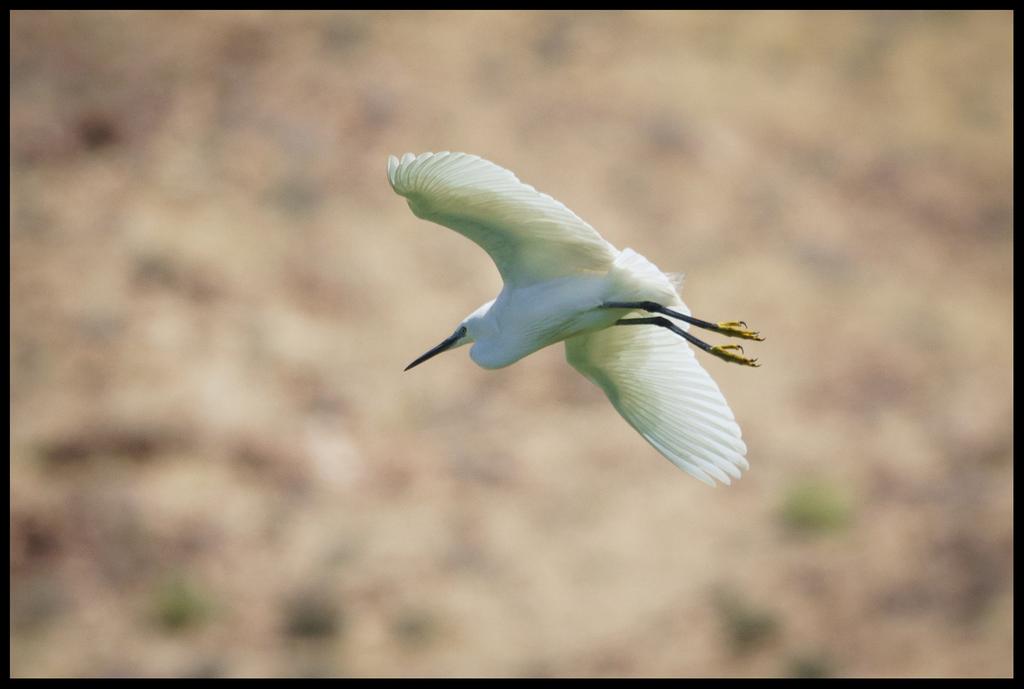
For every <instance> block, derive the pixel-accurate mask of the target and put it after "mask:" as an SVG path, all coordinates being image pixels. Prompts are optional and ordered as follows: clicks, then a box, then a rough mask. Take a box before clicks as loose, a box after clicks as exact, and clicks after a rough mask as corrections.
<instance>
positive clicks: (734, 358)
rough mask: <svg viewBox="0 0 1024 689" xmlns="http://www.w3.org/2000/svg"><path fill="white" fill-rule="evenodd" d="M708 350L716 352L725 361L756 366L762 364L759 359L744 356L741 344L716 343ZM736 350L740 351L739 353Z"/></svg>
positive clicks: (712, 352)
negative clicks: (758, 361)
mask: <svg viewBox="0 0 1024 689" xmlns="http://www.w3.org/2000/svg"><path fill="white" fill-rule="evenodd" d="M708 352H709V353H711V354H714V355H715V356H717V357H718V358H719V359H721V360H723V361H731V362H733V363H734V364H742V365H744V366H753V367H754V368H757V367H758V366H760V365H761V364H759V363H757V359H751V358H749V357H746V356H743V347H740V346H739V345H715V346H714V347H712V348H711V349H709V350H708ZM736 352H739V354H737V353H736Z"/></svg>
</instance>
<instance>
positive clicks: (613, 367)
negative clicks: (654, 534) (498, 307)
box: [565, 324, 749, 485]
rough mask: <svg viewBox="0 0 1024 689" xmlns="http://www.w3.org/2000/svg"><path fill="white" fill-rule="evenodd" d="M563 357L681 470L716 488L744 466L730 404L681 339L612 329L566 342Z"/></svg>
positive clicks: (647, 329)
mask: <svg viewBox="0 0 1024 689" xmlns="http://www.w3.org/2000/svg"><path fill="white" fill-rule="evenodd" d="M681 325H682V324H681ZM682 327H686V326H685V325H682ZM565 356H566V359H568V361H569V363H570V364H572V366H573V367H574V368H575V369H576V370H577V371H579V372H580V373H582V374H583V375H584V376H586V377H587V378H589V379H590V380H591V381H592V382H593V383H595V384H596V385H597V386H599V387H600V388H601V389H602V390H604V392H605V394H606V395H608V399H609V400H611V403H612V405H614V406H615V409H616V410H618V412H619V414H621V415H622V417H623V418H624V419H626V421H628V422H629V424H630V425H631V426H632V427H633V428H635V429H636V430H637V432H639V433H640V435H642V436H643V437H644V438H646V439H647V442H649V443H650V444H651V445H653V446H654V448H655V449H656V450H658V452H660V453H661V454H663V455H665V457H667V458H668V459H669V461H671V462H672V463H673V464H675V465H676V466H678V467H679V468H680V469H682V470H683V471H685V472H687V473H689V474H691V475H693V476H695V477H697V478H699V479H700V480H701V481H704V482H705V483H709V484H711V485H714V480H713V479H718V480H719V481H721V482H722V483H725V484H728V483H729V477H730V476H731V477H733V478H739V477H740V470H741V469H746V468H748V466H749V465H748V463H747V460H746V459H745V458H744V455H745V454H746V453H747V447H746V445H745V444H744V443H743V440H742V438H741V434H740V427H739V425H738V424H737V423H736V421H735V420H734V417H733V415H732V411H731V410H730V409H729V405H728V404H727V403H726V401H725V398H724V397H723V396H722V393H721V391H720V390H719V389H718V386H717V385H716V384H715V381H713V380H712V379H711V376H709V375H708V373H707V371H705V370H704V369H703V368H702V367H701V365H700V363H698V361H697V358H696V357H695V356H694V354H693V350H692V349H690V346H689V345H688V344H687V343H686V342H685V341H683V340H682V339H681V338H680V337H679V336H678V335H674V334H672V333H671V332H670V331H668V330H666V329H665V328H660V327H657V326H654V325H650V326H647V325H635V326H618V327H611V328H606V329H604V330H599V331H597V332H594V333H590V334H586V335H578V336H576V337H573V338H570V339H568V340H566V341H565Z"/></svg>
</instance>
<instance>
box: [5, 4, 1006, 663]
mask: <svg viewBox="0 0 1024 689" xmlns="http://www.w3.org/2000/svg"><path fill="white" fill-rule="evenodd" d="M1012 41H1013V33H1012V15H1011V14H1009V13H977V14H958V13H935V14H929V13H832V14H829V13H823V14H800V13H777V14H761V13H732V14H721V13H592V14H591V13H585V14H574V13H569V14H563V13H505V12H486V13H449V12H440V13H420V12H388V13H338V14H291V13H286V14H274V13H253V14H232V13H212V14H188V13H171V14H166V13H160V14H147V13H114V14H110V13H96V14H78V13H25V12H16V13H14V14H13V15H12V16H11V60H12V67H11V254H12V258H11V364H10V366H11V429H12V437H11V674H12V675H18V676H22V675H108V674H113V675H229V676H234V675H262V674H268V675H296V674H301V675H321V674H322V675H356V676H362V675H556V676H560V675H595V676H607V675H627V676H631V675H732V676H745V675H772V676H776V675H781V676H808V675H900V676H906V675H929V676H933V675H972V676H973V675H982V676H984V675H1009V674H1011V673H1012V655H1011V653H1012V652H1011V647H1012V638H1013V624H1012V606H1013V590H1012V544H1013V529H1012V525H1011V513H1012V497H1011V488H1012V480H1013V441H1012V434H1011V415H1012V409H1013V404H1012V386H1011V372H1012V366H1013V357H1012V350H1011V342H1012V326H1013V321H1012V313H1011V311H1012V305H1013V295H1012V285H1011V283H1012V276H1013V264H1012V260H1011V250H1012V246H1013V234H1012V216H1013V204H1012V195H1011V186H1012V176H1013V165H1012V157H1011V149H1012V138H1013V131H1012V124H1011V114H1012V76H1013V74H1012V65H1011V57H1012ZM427 150H435V151H437V150H453V151H468V152H472V153H476V154H479V155H482V156H484V157H486V158H489V159H491V160H493V161H495V162H497V163H499V164H501V165H504V166H506V167H508V168H510V169H512V170H513V171H515V172H516V173H517V174H518V175H519V176H520V177H521V178H522V179H523V180H525V181H526V182H528V183H531V184H533V185H535V186H536V187H538V188H539V189H541V190H542V191H545V192H547V193H550V194H552V195H553V196H555V197H556V198H558V199H560V200H561V201H563V202H565V203H566V204H567V205H568V206H569V207H571V208H573V209H574V210H575V211H576V212H577V213H579V214H580V215H581V216H582V217H584V218H585V219H587V220H588V221H589V222H590V223H592V224H593V225H594V226H595V227H596V228H597V229H598V230H599V231H600V232H602V233H603V234H604V236H605V237H606V238H607V239H608V240H609V241H611V242H612V243H613V244H615V245H617V246H619V247H620V248H621V247H625V246H630V247H633V248H635V249H637V250H638V251H640V252H641V253H643V254H645V255H647V256H649V257H651V258H652V259H653V260H654V261H655V262H656V263H657V264H658V265H659V266H660V267H661V268H662V269H664V270H670V271H671V270H683V271H686V273H687V282H686V285H685V290H684V296H685V298H686V300H687V302H688V303H689V305H690V307H691V308H692V310H693V312H694V313H695V314H696V315H698V316H701V317H703V318H707V319H712V320H725V319H735V318H743V319H745V320H747V321H748V322H750V323H751V325H752V326H754V327H756V328H757V329H760V330H761V331H762V332H763V333H765V334H766V335H767V337H768V340H767V341H766V342H764V343H762V344H759V345H758V344H753V345H751V346H749V347H748V352H750V351H753V350H756V352H755V355H756V356H758V357H759V358H760V360H761V361H762V363H763V364H764V366H763V368H760V369H757V370H751V369H745V368H741V367H739V366H730V365H728V364H725V363H723V362H721V361H718V360H716V359H713V358H704V360H703V362H704V365H705V366H706V367H707V368H708V370H709V371H710V372H711V373H712V375H713V376H714V377H715V379H716V380H717V381H718V382H719V384H720V386H721V387H722V390H723V392H724V393H725V394H726V397H727V398H728V400H729V401H730V403H731V406H732V408H733V410H734V411H735V413H736V416H737V418H738V420H739V422H740V424H741V425H742V427H743V430H744V437H745V439H746V441H747V444H748V446H749V459H750V463H751V469H750V471H749V473H747V474H746V475H745V476H744V478H743V479H742V480H741V481H739V483H737V484H735V485H733V486H731V487H728V488H718V489H710V488H708V487H707V486H705V485H703V484H701V483H699V482H697V481H695V480H693V479H692V478H689V477H688V476H686V475H685V474H683V473H682V472H681V471H679V470H678V469H676V468H675V467H673V466H672V465H671V464H670V463H669V462H667V461H666V460H664V459H663V458H661V457H660V456H659V455H658V454H657V453H656V452H655V451H654V450H653V449H651V448H650V447H649V446H648V445H647V444H646V443H645V442H644V441H643V440H642V439H641V438H640V437H639V436H638V435H636V434H635V433H634V432H633V431H632V430H631V429H630V428H629V427H628V426H627V425H626V423H625V422H624V421H622V420H621V419H620V418H619V417H618V415H617V414H616V413H615V411H614V410H613V409H612V407H611V405H609V404H608V402H607V401H606V399H605V398H604V395H603V394H602V393H601V391H600V390H598V389H597V388H595V387H593V386H591V385H590V383H588V382H587V381H586V380H585V379H584V378H582V377H581V376H580V375H579V374H577V373H576V372H575V371H573V370H572V369H571V368H570V367H569V366H568V365H567V364H566V363H565V361H564V354H563V349H562V347H561V346H560V345H559V346H555V347H551V348H549V349H547V350H544V351H542V352H539V353H538V354H535V355H533V356H531V357H529V358H528V359H526V360H524V361H522V362H520V363H518V364H516V365H515V366H513V367H510V368H507V369H503V370H500V371H484V370H482V369H479V368H477V367H476V366H475V365H474V364H473V363H472V362H471V361H470V360H469V358H468V356H466V354H467V352H466V350H459V351H458V352H456V353H452V354H448V355H445V356H442V357H439V358H438V359H436V360H434V361H432V362H430V364H429V365H425V366H423V367H421V368H419V369H416V370H415V371H414V372H410V373H407V374H403V373H402V368H403V367H404V366H405V365H406V364H407V363H408V362H409V361H410V360H411V359H412V358H413V357H415V356H416V355H418V354H419V353H421V352H422V351H424V350H425V349H427V347H429V346H431V345H433V344H435V343H436V342H438V341H440V339H441V338H443V337H445V336H446V335H448V334H449V332H450V331H451V329H452V328H453V327H454V326H455V325H456V324H457V323H458V322H459V320H461V319H462V318H463V317H464V316H465V315H466V314H468V313H469V312H470V311H472V310H473V309H474V308H476V307H477V306H478V305H479V304H481V303H482V302H484V301H486V300H488V299H490V298H492V297H493V296H494V295H495V294H496V293H497V291H498V288H499V286H500V281H499V278H498V275H497V272H496V271H495V270H494V267H493V265H492V264H491V263H490V261H489V259H488V258H487V256H486V255H485V254H483V253H482V252H481V251H480V250H479V249H478V248H477V247H476V246H474V245H473V244H471V243H470V242H468V241H466V240H465V239H463V238H462V237H459V236H458V235H456V234H455V233H453V232H451V231H449V230H446V229H443V228H441V227H438V226H435V225H430V224H428V223H425V222H423V221H421V220H418V219H417V218H415V217H414V216H413V215H412V214H411V213H410V212H409V210H408V208H407V206H406V204H405V202H404V200H403V199H401V198H399V197H398V196H396V195H395V194H394V193H393V192H392V191H391V189H390V188H389V186H388V184H387V181H386V176H385V167H386V159H387V155H388V154H389V153H395V154H401V153H403V152H405V151H413V152H422V151H427Z"/></svg>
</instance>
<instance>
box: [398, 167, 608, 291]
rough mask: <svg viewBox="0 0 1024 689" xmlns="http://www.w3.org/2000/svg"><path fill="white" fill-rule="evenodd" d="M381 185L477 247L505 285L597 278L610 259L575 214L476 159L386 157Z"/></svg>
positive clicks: (598, 238) (601, 242) (595, 235)
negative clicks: (590, 275)
mask: <svg viewBox="0 0 1024 689" xmlns="http://www.w3.org/2000/svg"><path fill="white" fill-rule="evenodd" d="M388 181H389V182H391V187H392V188H393V189H394V190H395V191H396V192H397V193H399V194H401V195H402V196H404V197H405V198H406V199H408V201H409V208H411V209H412V212H413V213H415V214H416V215H417V216H418V217H420V218H423V219H424V220H430V221H432V222H436V223H438V224H441V225H444V226H446V227H450V228H451V229H453V230H455V231H456V232H458V233H460V234H462V235H465V236H466V237H468V238H469V239H471V240H473V241H474V242H476V243H477V244H479V245H480V246H481V247H482V248H483V250H484V251H486V252H487V253H488V254H490V256H491V259H493V260H494V263H495V264H496V265H497V266H498V272H499V273H501V277H502V279H503V280H504V281H505V282H506V283H508V284H509V285H511V286H514V287H521V286H524V285H529V284H532V283H535V282H542V281H544V280H550V279H552V278H557V277H563V276H566V275H575V274H577V273H581V272H588V271H600V272H604V271H607V270H608V268H609V267H610V266H611V264H612V261H614V260H615V256H616V254H617V252H616V250H615V247H613V246H612V245H611V244H609V243H608V242H606V241H605V240H604V239H603V238H602V237H601V235H599V234H598V233H597V231H596V230H595V229H594V228H593V227H591V226H590V225H588V224H587V223H585V222H584V221H583V220H581V219H580V218H579V217H577V215H576V214H575V213H573V212H572V211H571V210H569V209H568V208H566V207H565V206H564V205H562V204H561V203H559V202H558V201H556V200H555V199H553V198H551V197H550V196H548V195H547V194H542V193H540V192H539V191H537V190H536V189H534V188H533V187H531V186H530V185H529V184H523V183H522V182H520V181H519V179H517V178H516V176H515V175H514V174H512V173H511V172H509V171H508V170H506V169H505V168H502V167H498V166H497V165H495V164H494V163H491V162H488V161H486V160H484V159H483V158H480V157H478V156H474V155H469V154H466V153H448V152H444V153H423V154H421V155H418V156H414V155H413V154H411V153H406V154H405V155H404V156H402V159H401V161H399V160H398V158H396V157H395V156H390V157H389V158H388Z"/></svg>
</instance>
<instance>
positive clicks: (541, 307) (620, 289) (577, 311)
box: [466, 249, 685, 368]
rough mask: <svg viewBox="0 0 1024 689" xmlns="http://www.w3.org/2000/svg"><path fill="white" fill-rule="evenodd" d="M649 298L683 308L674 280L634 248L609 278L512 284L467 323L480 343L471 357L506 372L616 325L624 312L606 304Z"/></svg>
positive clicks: (621, 256) (618, 258) (594, 276)
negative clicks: (537, 354)
mask: <svg viewBox="0 0 1024 689" xmlns="http://www.w3.org/2000/svg"><path fill="white" fill-rule="evenodd" d="M645 300H649V301H658V302H660V303H664V304H666V305H673V304H676V305H677V306H682V302H681V301H680V300H679V298H678V296H677V295H676V291H675V288H674V287H673V285H672V283H671V281H670V280H669V278H668V277H667V276H665V275H664V274H663V273H662V272H661V271H659V270H658V269H657V268H655V267H654V265H653V264H652V263H650V262H649V261H647V259H645V258H644V257H643V256H640V254H637V253H636V252H634V251H632V250H630V249H626V250H625V251H622V252H618V251H616V257H615V259H614V260H613V261H612V263H611V264H610V265H609V267H608V272H607V273H605V274H604V275H600V274H580V275H571V276H566V277H560V278H553V279H551V280H546V281H544V282H538V283H535V284H531V285H525V286H523V287H510V286H508V285H506V286H505V287H504V288H503V289H502V290H501V293H500V294H498V297H497V299H494V300H493V301H491V302H488V304H485V305H484V306H483V307H481V308H480V309H479V310H478V311H477V312H476V313H475V314H474V316H471V317H470V318H468V319H467V320H466V325H467V327H468V331H469V332H468V335H469V337H470V338H471V340H472V342H473V343H474V344H473V347H472V349H470V352H469V355H470V357H471V358H472V359H473V361H475V362H476V363H477V364H479V365H480V366H482V367H483V368H502V367H504V366H508V365H510V364H514V363H515V362H517V361H519V360H520V359H522V358H523V357H525V356H527V355H529V354H532V353H534V352H536V351H537V350H538V349H543V348H544V347H547V346H548V345H552V344H555V343H556V342H561V341H563V340H566V339H568V338H570V337H575V336H577V335H583V334H586V333H591V332H595V331H598V330H604V329H605V328H609V327H611V326H612V325H614V324H615V321H617V320H618V319H619V318H621V317H622V315H623V312H622V311H620V310H617V309H603V308H601V304H604V303H606V302H624V301H645ZM683 308H685V307H683Z"/></svg>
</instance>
